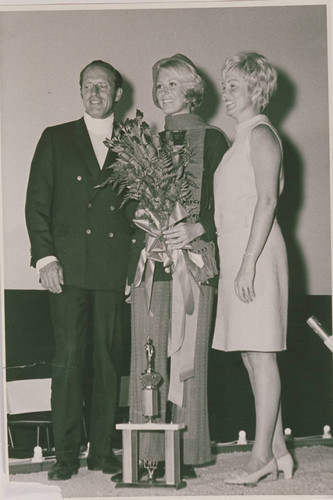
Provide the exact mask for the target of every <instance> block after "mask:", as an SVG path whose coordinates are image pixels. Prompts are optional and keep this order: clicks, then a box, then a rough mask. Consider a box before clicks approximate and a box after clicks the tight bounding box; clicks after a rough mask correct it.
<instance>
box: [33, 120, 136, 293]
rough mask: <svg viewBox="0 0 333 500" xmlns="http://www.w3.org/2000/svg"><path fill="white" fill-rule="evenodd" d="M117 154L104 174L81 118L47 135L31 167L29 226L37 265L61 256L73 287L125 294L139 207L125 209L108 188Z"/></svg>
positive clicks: (109, 157) (111, 155)
mask: <svg viewBox="0 0 333 500" xmlns="http://www.w3.org/2000/svg"><path fill="white" fill-rule="evenodd" d="M115 158H116V154H115V153H113V152H112V151H110V150H109V152H108V155H107V158H106V161H105V164H104V168H103V170H101V169H100V167H99V164H98V162H97V159H96V156H95V153H94V150H93V147H92V144H91V141H90V138H89V134H88V131H87V128H86V125H85V123H84V119H83V118H81V119H79V120H77V121H73V122H69V123H64V124H62V125H57V126H54V127H49V128H47V129H45V130H44V132H43V134H42V136H41V138H40V140H39V142H38V145H37V148H36V151H35V154H34V157H33V160H32V164H31V171H30V178H29V184H28V190H27V200H26V221H27V227H28V232H29V237H30V242H31V265H32V266H35V265H36V262H37V260H39V259H41V258H42V257H45V256H47V255H55V256H56V257H57V258H58V260H59V262H60V263H61V265H62V266H63V269H64V280H65V284H67V285H76V286H81V287H85V288H87V289H93V290H115V291H123V290H124V285H125V280H126V273H127V266H128V259H129V251H130V244H131V238H132V226H131V219H132V214H133V212H134V209H135V206H134V204H133V206H132V204H131V203H130V204H128V205H127V206H126V207H124V208H120V203H121V198H120V197H119V196H118V195H117V194H116V192H115V191H114V190H113V188H112V187H111V186H110V185H108V186H106V187H105V188H103V189H96V188H95V186H96V185H97V184H100V183H101V182H103V180H105V179H106V178H107V176H108V175H109V170H108V169H106V168H105V167H107V166H109V165H110V164H111V163H112V162H113V161H114V160H115Z"/></svg>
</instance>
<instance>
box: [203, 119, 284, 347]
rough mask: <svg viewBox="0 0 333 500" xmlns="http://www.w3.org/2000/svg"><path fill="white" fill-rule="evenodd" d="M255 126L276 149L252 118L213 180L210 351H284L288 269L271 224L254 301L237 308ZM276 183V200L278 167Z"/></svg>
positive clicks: (253, 197)
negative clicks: (216, 265) (216, 270)
mask: <svg viewBox="0 0 333 500" xmlns="http://www.w3.org/2000/svg"><path fill="white" fill-rule="evenodd" d="M259 124H264V125H267V126H268V127H269V128H270V129H271V130H272V131H273V133H274V134H275V135H276V137H277V138H278V140H279V143H280V146H281V141H280V139H279V137H278V134H277V132H276V130H275V129H274V127H273V126H272V125H271V123H270V122H269V120H268V118H267V116H265V115H256V116H255V117H253V118H251V119H249V120H246V121H244V122H241V123H240V124H238V126H237V129H236V132H237V133H236V138H235V141H234V142H233V144H232V146H231V148H230V149H229V151H227V153H226V154H225V155H224V157H223V159H222V161H221V163H220V165H219V167H218V168H217V170H216V172H215V176H214V197H215V224H216V228H217V234H218V247H219V254H220V278H219V287H218V303H217V313H216V323H215V331H214V336H213V342H212V347H213V348H214V349H218V350H222V351H261V352H275V351H282V350H284V349H286V330H287V308H288V264H287V254H286V248H285V243H284V239H283V236H282V234H281V230H280V227H279V225H278V223H277V221H276V219H275V220H274V223H273V225H272V229H271V231H270V234H269V236H268V239H267V241H266V244H265V246H264V249H263V251H262V253H261V255H260V256H259V259H258V261H257V265H256V276H255V281H254V288H255V293H256V298H255V300H254V301H253V302H251V303H244V302H241V301H240V300H239V299H238V297H237V296H236V293H235V289H234V281H235V278H236V276H237V273H238V271H239V268H240V266H241V263H242V259H243V254H244V251H245V249H246V245H247V242H248V239H249V235H250V230H251V223H252V218H253V214H254V209H255V205H256V202H257V191H256V185H255V177H254V169H253V165H252V161H251V155H250V136H251V131H252V130H253V128H254V127H256V126H257V125H259ZM281 152H282V146H281ZM279 181H280V186H279V188H280V189H279V193H280V194H281V192H282V190H283V182H284V177H283V167H282V165H281V171H280V179H279Z"/></svg>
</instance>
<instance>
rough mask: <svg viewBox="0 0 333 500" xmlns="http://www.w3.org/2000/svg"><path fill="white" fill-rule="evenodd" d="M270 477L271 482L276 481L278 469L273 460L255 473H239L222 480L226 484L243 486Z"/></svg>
mask: <svg viewBox="0 0 333 500" xmlns="http://www.w3.org/2000/svg"><path fill="white" fill-rule="evenodd" d="M270 474H271V475H272V479H273V481H276V480H277V475H278V467H277V463H276V460H275V458H273V459H272V460H271V461H270V462H268V464H266V465H264V467H262V468H261V469H259V470H257V471H255V472H245V471H243V472H241V473H240V474H237V475H233V476H231V477H229V478H227V479H225V480H224V482H225V483H226V484H244V485H248V486H250V485H253V484H256V483H258V482H259V481H260V480H261V479H263V478H264V477H266V476H269V475H270Z"/></svg>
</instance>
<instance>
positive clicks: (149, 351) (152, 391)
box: [140, 337, 162, 422]
mask: <svg viewBox="0 0 333 500" xmlns="http://www.w3.org/2000/svg"><path fill="white" fill-rule="evenodd" d="M145 350H146V356H147V369H146V370H145V372H144V373H141V377H140V380H141V383H142V414H143V415H144V416H145V417H146V418H147V422H154V417H156V416H157V415H158V390H157V387H158V384H159V383H160V381H161V378H162V377H161V375H160V374H159V373H156V372H155V371H154V370H153V367H152V365H153V356H154V352H155V349H154V346H153V341H152V340H151V338H150V337H147V342H146V344H145Z"/></svg>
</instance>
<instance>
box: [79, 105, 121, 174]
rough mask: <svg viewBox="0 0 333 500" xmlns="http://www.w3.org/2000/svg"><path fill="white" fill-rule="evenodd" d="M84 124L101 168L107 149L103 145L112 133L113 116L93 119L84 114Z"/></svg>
mask: <svg viewBox="0 0 333 500" xmlns="http://www.w3.org/2000/svg"><path fill="white" fill-rule="evenodd" d="M83 119H84V122H85V124H86V127H87V129H88V133H89V137H90V140H91V143H92V145H93V148H94V151H95V155H96V158H97V161H98V163H99V166H100V168H101V169H102V168H103V165H104V162H105V158H106V155H107V152H108V148H107V147H106V146H105V144H103V141H105V139H107V138H108V139H110V138H111V136H112V131H113V122H114V114H113V113H112V115H110V116H108V117H107V118H93V117H92V116H90V115H88V113H84V115H83Z"/></svg>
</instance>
